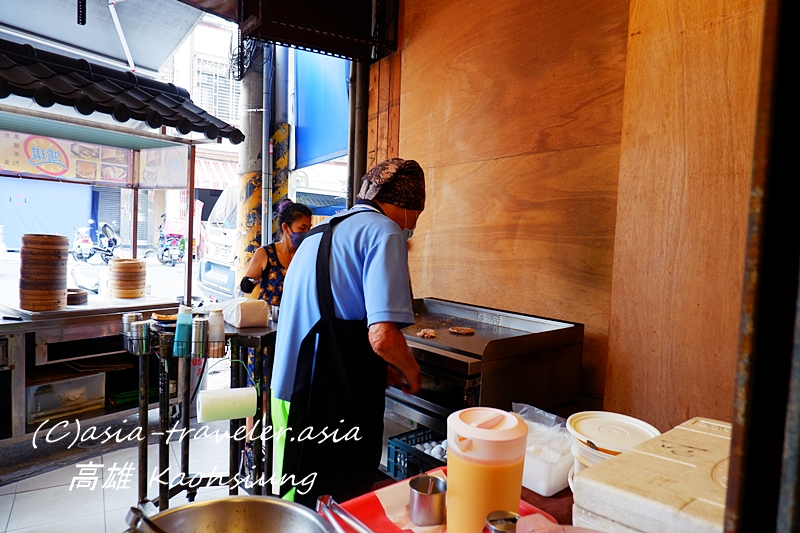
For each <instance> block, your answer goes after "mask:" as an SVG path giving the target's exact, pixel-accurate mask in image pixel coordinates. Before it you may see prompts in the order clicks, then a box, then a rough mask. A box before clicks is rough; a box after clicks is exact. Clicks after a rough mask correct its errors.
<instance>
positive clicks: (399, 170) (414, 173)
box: [358, 158, 425, 211]
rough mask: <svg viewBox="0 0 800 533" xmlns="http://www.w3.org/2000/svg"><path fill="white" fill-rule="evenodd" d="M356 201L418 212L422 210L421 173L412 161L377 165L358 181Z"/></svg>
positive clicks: (419, 168) (422, 173) (402, 160)
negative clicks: (389, 205)
mask: <svg viewBox="0 0 800 533" xmlns="http://www.w3.org/2000/svg"><path fill="white" fill-rule="evenodd" d="M358 197H359V198H360V199H361V200H377V201H379V202H385V203H387V204H392V205H396V206H397V207H403V208H405V209H411V210H413V211H422V210H423V209H425V173H424V172H423V171H422V167H420V166H419V163H417V162H416V161H414V160H412V159H408V160H404V159H399V158H395V159H387V160H386V161H381V162H380V163H378V164H377V165H375V166H374V167H372V168H371V169H370V170H369V171H368V172H367V173H366V174H365V175H364V177H363V178H361V191H359V193H358Z"/></svg>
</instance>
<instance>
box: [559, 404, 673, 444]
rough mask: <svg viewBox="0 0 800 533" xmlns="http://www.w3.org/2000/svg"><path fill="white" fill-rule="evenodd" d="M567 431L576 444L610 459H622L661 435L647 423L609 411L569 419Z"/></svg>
mask: <svg viewBox="0 0 800 533" xmlns="http://www.w3.org/2000/svg"><path fill="white" fill-rule="evenodd" d="M567 430H568V431H569V432H570V434H571V435H572V437H573V438H574V439H575V441H576V442H577V443H579V444H581V445H583V446H584V447H586V448H588V449H590V450H592V451H599V452H602V453H605V454H607V455H619V454H620V453H622V452H624V451H626V450H629V449H630V448H633V447H634V446H636V445H638V444H641V443H642V442H645V441H647V440H650V439H652V438H653V437H657V436H659V435H661V432H660V431H659V430H657V429H656V428H654V427H653V426H651V425H650V424H648V423H647V422H644V421H642V420H639V419H638V418H633V417H632V416H627V415H622V414H619V413H611V412H607V411H583V412H580V413H575V414H574V415H572V416H570V417H569V418H568V419H567ZM590 443H591V444H590Z"/></svg>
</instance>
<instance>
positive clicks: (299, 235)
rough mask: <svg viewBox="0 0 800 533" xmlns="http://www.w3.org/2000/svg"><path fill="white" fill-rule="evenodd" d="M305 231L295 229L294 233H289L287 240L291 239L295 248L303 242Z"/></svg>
mask: <svg viewBox="0 0 800 533" xmlns="http://www.w3.org/2000/svg"><path fill="white" fill-rule="evenodd" d="M306 233H308V232H307V231H297V232H294V233H291V234H289V240H291V241H292V246H294V247H295V248H297V247H298V246H300V243H301V242H303V239H305V238H306Z"/></svg>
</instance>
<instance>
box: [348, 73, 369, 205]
mask: <svg viewBox="0 0 800 533" xmlns="http://www.w3.org/2000/svg"><path fill="white" fill-rule="evenodd" d="M355 92H356V116H355V131H354V132H353V144H354V146H353V176H352V179H353V181H352V183H351V186H352V194H353V197H352V201H353V202H355V197H356V195H357V194H358V191H359V189H360V188H361V178H362V177H363V176H364V174H366V173H367V151H368V147H367V120H368V116H367V111H368V107H369V63H368V62H366V61H357V62H356V91H355Z"/></svg>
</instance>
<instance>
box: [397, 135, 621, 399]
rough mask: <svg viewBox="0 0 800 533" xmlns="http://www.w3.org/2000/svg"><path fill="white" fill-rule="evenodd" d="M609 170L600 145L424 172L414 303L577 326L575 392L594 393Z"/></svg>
mask: <svg viewBox="0 0 800 533" xmlns="http://www.w3.org/2000/svg"><path fill="white" fill-rule="evenodd" d="M618 165H619V145H617V144H610V145H604V146H595V147H589V148H579V149H575V150H564V151H561V152H553V153H548V154H535V155H528V156H523V157H512V158H503V159H496V160H491V161H482V162H476V163H464V164H461V165H451V166H446V167H435V168H433V169H429V170H428V173H427V176H426V180H427V192H428V204H427V205H428V207H427V208H426V210H425V211H424V212H423V214H422V216H421V217H420V219H419V222H418V223H417V231H416V232H415V233H414V238H413V239H411V240H410V241H409V252H410V256H411V272H412V282H413V285H414V294H415V295H417V296H436V297H441V298H447V299H450V300H456V301H459V302H466V303H471V304H476V305H485V306H491V307H495V308H499V309H509V310H513V311H518V312H523V313H530V314H536V315H542V316H548V317H553V318H560V319H565V320H570V321H575V322H581V323H583V324H585V326H586V328H585V332H586V335H585V343H584V352H583V368H584V384H585V386H586V387H587V390H588V392H591V393H594V394H597V395H599V394H602V388H600V389H599V390H597V388H598V387H602V383H603V376H604V374H605V366H606V352H607V338H608V310H609V305H610V297H611V264H612V245H613V241H614V221H615V217H616V215H615V207H616V186H617V173H618ZM487 176H504V179H502V180H497V181H494V182H492V183H487V182H486V177H487ZM532 177H535V179H532Z"/></svg>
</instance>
